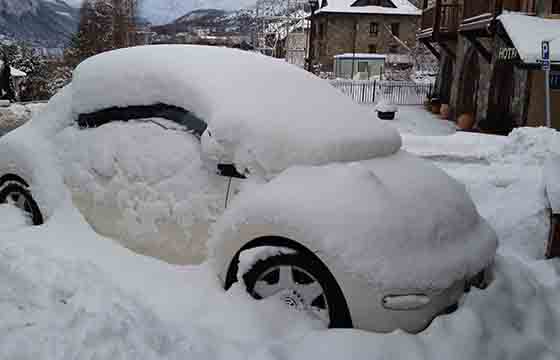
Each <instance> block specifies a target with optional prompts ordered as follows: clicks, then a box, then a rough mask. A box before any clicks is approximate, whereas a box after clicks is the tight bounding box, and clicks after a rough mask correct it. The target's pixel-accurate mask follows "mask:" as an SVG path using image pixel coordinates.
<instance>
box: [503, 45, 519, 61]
mask: <svg viewBox="0 0 560 360" xmlns="http://www.w3.org/2000/svg"><path fill="white" fill-rule="evenodd" d="M518 59H519V53H518V52H517V49H516V48H514V47H507V48H501V49H500V51H499V52H498V60H500V61H512V60H518Z"/></svg>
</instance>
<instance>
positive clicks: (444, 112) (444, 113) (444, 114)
mask: <svg viewBox="0 0 560 360" xmlns="http://www.w3.org/2000/svg"><path fill="white" fill-rule="evenodd" d="M449 110H450V108H449V104H441V109H440V110H439V114H440V116H441V118H442V119H444V120H448V119H449Z"/></svg>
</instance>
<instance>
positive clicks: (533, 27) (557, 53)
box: [499, 13, 560, 64]
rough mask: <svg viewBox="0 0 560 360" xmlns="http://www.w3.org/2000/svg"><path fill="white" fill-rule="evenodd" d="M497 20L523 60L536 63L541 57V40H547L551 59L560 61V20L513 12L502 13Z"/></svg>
mask: <svg viewBox="0 0 560 360" xmlns="http://www.w3.org/2000/svg"><path fill="white" fill-rule="evenodd" d="M499 20H500V21H501V23H502V24H503V26H504V28H505V29H506V31H507V33H508V35H509V37H510V39H511V41H512V42H513V44H514V45H515V47H516V49H517V51H518V52H519V56H520V57H521V60H523V62H525V63H528V64H536V63H537V61H538V60H539V59H540V58H541V42H542V41H543V40H548V41H550V50H551V54H550V59H551V61H552V62H558V63H560V20H556V19H543V18H539V17H534V16H528V15H522V14H514V13H511V14H505V15H502V16H500V17H499ZM528 30H530V31H528Z"/></svg>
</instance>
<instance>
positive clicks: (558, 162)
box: [544, 156, 560, 214]
mask: <svg viewBox="0 0 560 360" xmlns="http://www.w3.org/2000/svg"><path fill="white" fill-rule="evenodd" d="M544 183H545V188H546V195H547V197H548V200H549V201H550V206H551V208H552V212H553V213H555V214H560V156H554V157H551V159H550V160H549V161H548V162H547V163H546V165H545V172H544Z"/></svg>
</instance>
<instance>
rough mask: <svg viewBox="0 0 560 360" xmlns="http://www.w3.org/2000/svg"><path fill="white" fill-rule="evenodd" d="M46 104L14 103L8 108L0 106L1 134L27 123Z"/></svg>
mask: <svg viewBox="0 0 560 360" xmlns="http://www.w3.org/2000/svg"><path fill="white" fill-rule="evenodd" d="M44 106H45V105H44V104H28V105H19V104H12V105H10V107H8V108H0V136H2V135H4V134H5V133H7V132H9V131H11V130H13V129H16V128H18V127H19V126H21V125H23V124H25V123H26V122H27V121H28V120H29V119H31V117H32V116H34V115H36V114H37V113H39V112H40V111H41V109H42V108H43V107H44Z"/></svg>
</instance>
